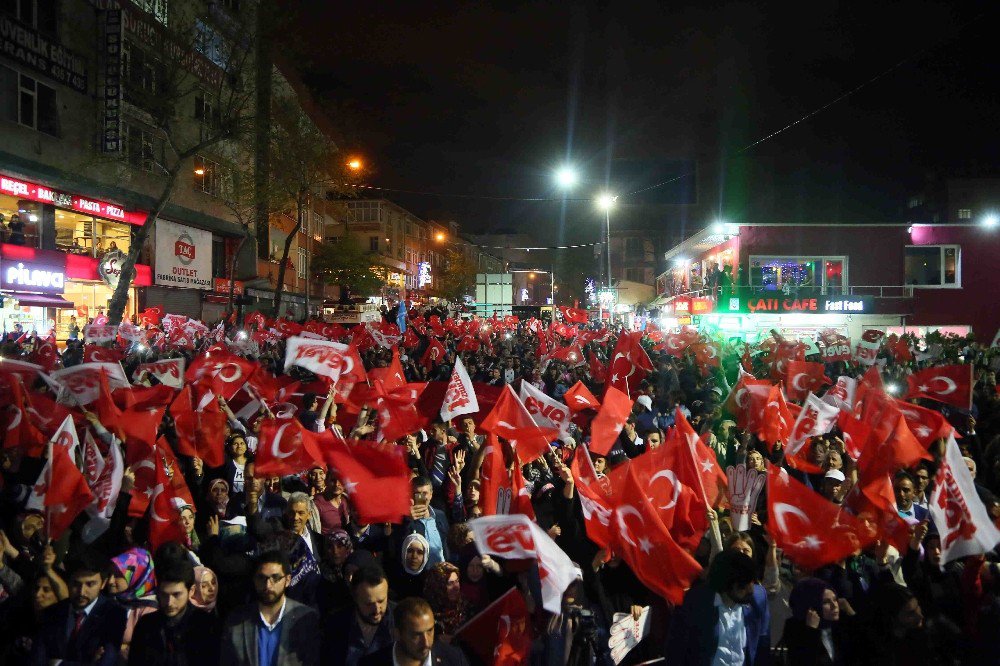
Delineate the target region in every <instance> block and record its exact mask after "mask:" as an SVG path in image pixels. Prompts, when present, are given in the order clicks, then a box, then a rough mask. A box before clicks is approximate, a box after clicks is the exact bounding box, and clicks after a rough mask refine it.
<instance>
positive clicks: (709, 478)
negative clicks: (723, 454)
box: [664, 409, 729, 506]
mask: <svg viewBox="0 0 1000 666" xmlns="http://www.w3.org/2000/svg"><path fill="white" fill-rule="evenodd" d="M674 422H675V423H676V424H677V425H676V426H674V428H673V429H672V430H671V435H668V441H669V440H670V438H671V436H672V437H673V438H674V439H675V440H678V443H679V444H681V446H680V450H681V452H682V455H684V456H686V455H688V453H690V455H691V458H692V463H693V464H694V470H695V472H696V473H697V475H698V482H699V483H700V484H701V487H700V489H701V492H702V496H703V498H704V500H705V502H706V503H707V504H708V505H709V506H718V503H719V499H720V498H723V497H725V489H726V486H727V485H728V483H729V480H728V478H727V477H726V473H725V472H724V471H723V470H722V468H721V467H720V466H719V461H718V459H717V458H716V457H715V451H713V450H712V449H710V448H709V447H708V445H707V444H705V442H703V441H702V439H701V438H700V437H698V433H696V432H695V431H694V428H692V427H691V424H690V423H688V420H687V419H686V418H684V414H682V413H681V410H680V409H678V410H677V413H676V417H675V419H674ZM685 443H686V444H687V446H686V447H685V446H683V444H685ZM664 445H666V442H664Z"/></svg>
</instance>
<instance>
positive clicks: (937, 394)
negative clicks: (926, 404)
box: [906, 365, 973, 410]
mask: <svg viewBox="0 0 1000 666" xmlns="http://www.w3.org/2000/svg"><path fill="white" fill-rule="evenodd" d="M906 383H907V384H908V385H909V389H910V390H909V391H908V392H907V394H906V397H907V398H927V399H928V400H936V401H938V402H943V403H945V404H948V405H952V406H954V407H958V408H959V409H965V410H969V409H972V384H973V382H972V366H971V365H936V366H933V367H930V368H927V369H926V370H921V371H920V372H918V373H916V374H915V375H911V376H910V377H907V378H906Z"/></svg>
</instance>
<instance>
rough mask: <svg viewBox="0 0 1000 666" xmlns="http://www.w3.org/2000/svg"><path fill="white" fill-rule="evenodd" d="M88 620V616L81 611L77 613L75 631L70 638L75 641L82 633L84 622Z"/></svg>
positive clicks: (74, 623)
mask: <svg viewBox="0 0 1000 666" xmlns="http://www.w3.org/2000/svg"><path fill="white" fill-rule="evenodd" d="M86 619H87V614H86V613H84V612H83V611H82V610H81V611H76V617H75V618H74V620H73V631H72V632H71V633H70V635H69V638H70V640H73V639H74V638H76V637H77V634H79V633H80V628H81V627H83V621H84V620H86Z"/></svg>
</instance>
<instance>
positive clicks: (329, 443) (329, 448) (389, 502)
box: [317, 431, 413, 525]
mask: <svg viewBox="0 0 1000 666" xmlns="http://www.w3.org/2000/svg"><path fill="white" fill-rule="evenodd" d="M327 432H330V431H327ZM324 434H326V433H324ZM317 439H321V440H322V445H321V446H320V447H319V448H320V450H321V451H322V452H323V456H324V457H325V459H326V462H327V464H328V465H329V466H330V467H331V468H332V469H333V470H334V471H335V473H336V475H337V478H338V479H340V482H341V483H342V484H344V488H345V490H346V491H347V496H348V498H349V499H350V501H351V508H352V509H354V511H355V512H356V513H357V516H358V521H359V522H360V523H361V524H362V525H369V524H373V523H396V524H398V523H400V522H402V518H403V516H404V515H409V513H410V500H411V499H412V497H413V492H412V490H411V487H410V467H409V465H407V463H406V451H405V450H404V448H403V447H401V446H395V445H391V446H382V447H378V448H376V447H374V446H371V445H369V444H366V443H364V442H359V441H354V440H352V441H350V442H345V441H344V440H342V439H340V438H339V437H334V436H327V437H320V438H317Z"/></svg>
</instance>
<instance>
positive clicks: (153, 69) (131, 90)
mask: <svg viewBox="0 0 1000 666" xmlns="http://www.w3.org/2000/svg"><path fill="white" fill-rule="evenodd" d="M163 76H164V74H163V69H162V65H161V63H160V62H159V61H158V60H157V59H156V58H154V57H153V56H152V55H150V54H149V53H147V52H146V51H144V50H142V48H140V47H139V46H138V45H136V44H135V43H133V42H132V41H130V40H128V39H126V40H125V41H124V42H123V43H122V78H123V79H124V82H125V86H124V93H125V101H127V102H129V103H130V104H135V105H136V106H140V107H141V106H143V102H144V101H146V100H149V99H151V98H152V97H153V96H154V95H156V93H157V92H158V91H159V89H160V88H161V87H162V83H163V81H162V79H163Z"/></svg>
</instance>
